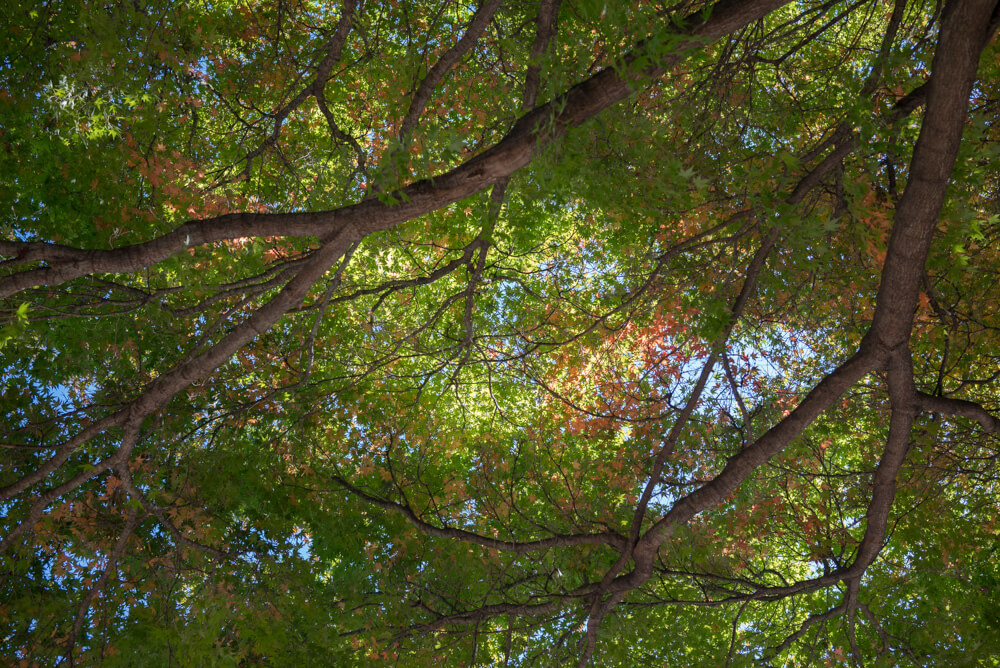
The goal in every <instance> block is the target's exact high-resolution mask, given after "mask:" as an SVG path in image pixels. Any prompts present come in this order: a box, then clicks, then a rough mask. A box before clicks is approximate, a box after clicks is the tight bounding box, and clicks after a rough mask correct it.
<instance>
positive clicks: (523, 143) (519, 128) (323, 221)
mask: <svg viewBox="0 0 1000 668" xmlns="http://www.w3.org/2000/svg"><path fill="white" fill-rule="evenodd" d="M787 2H788V0H746V1H743V2H737V1H735V0H722V1H721V2H719V3H717V4H716V5H715V6H714V7H713V11H712V12H711V15H710V16H709V17H708V18H707V19H706V18H704V15H703V13H702V12H697V13H695V14H693V15H691V16H688V17H687V18H684V19H682V20H680V21H679V24H681V25H684V26H687V27H686V28H685V30H684V32H683V34H684V35H685V36H686V37H688V38H689V39H687V40H684V41H681V42H680V43H679V44H678V45H677V46H676V48H675V49H674V50H673V51H672V52H671V53H669V54H667V55H666V56H664V57H662V58H659V59H658V60H657V62H655V63H654V64H652V65H648V66H646V67H644V68H641V69H638V70H637V69H636V66H635V64H636V63H637V62H638V61H639V60H640V58H641V56H642V55H643V54H644V52H645V51H646V50H648V48H649V45H648V44H647V43H641V44H640V45H639V46H638V47H637V48H636V49H635V50H634V51H633V52H632V53H631V54H630V55H629V56H628V57H626V58H625V59H624V61H623V63H624V64H623V65H622V66H621V67H617V68H616V67H609V68H606V69H604V70H601V71H600V72H598V73H597V74H594V75H593V76H591V77H590V78H588V79H586V80H584V81H583V82H581V83H579V84H577V85H576V86H573V87H572V88H570V89H569V90H568V91H566V92H565V93H563V94H562V95H559V96H557V97H556V98H555V99H554V100H552V101H550V102H548V103H546V104H543V105H540V106H537V107H535V108H534V109H533V110H532V111H530V112H528V113H526V114H525V115H524V116H522V117H521V118H520V119H519V120H518V121H517V122H516V123H515V124H514V126H513V128H511V130H510V132H508V133H507V135H506V136H505V137H504V138H503V139H501V140H500V141H499V142H498V143H497V144H495V145H494V146H493V147H492V148H490V149H488V150H486V151H484V152H483V153H480V154H479V155H477V156H475V157H473V158H472V159H470V160H468V161H467V162H465V163H463V164H462V165H459V166H458V167H455V168H454V169H452V170H450V171H448V172H446V173H444V174H441V175H438V176H435V177H433V178H429V179H423V180H420V181H417V182H415V183H411V184H410V185H407V186H405V187H403V188H401V189H399V190H397V191H394V192H392V193H389V197H388V198H386V201H380V200H379V199H376V198H371V199H367V200H364V201H362V202H359V203H357V204H353V205H350V206H346V207H343V208H340V209H336V210H333V211H318V212H302V213H280V214H251V213H241V214H229V215H226V216H220V217H218V218H211V219H205V220H198V221H188V222H186V223H184V224H183V225H181V226H180V227H178V228H176V229H175V230H173V231H172V232H168V233H167V234H165V235H163V236H161V237H158V238H156V239H153V240H151V241H147V242H143V243H140V244H135V245H132V246H127V247H123V248H119V249H114V250H84V249H75V248H71V247H69V246H63V245H57V244H48V243H42V242H30V244H28V245H25V244H24V243H22V242H13V241H0V254H2V255H6V256H8V257H18V258H21V261H24V262H27V261H33V262H34V261H46V262H49V264H50V266H47V267H39V268H34V269H29V270H26V271H23V272H21V273H16V274H12V275H9V276H4V277H2V278H0V299H5V298H7V297H10V296H11V295H14V294H17V293H18V292H21V291H23V290H26V289H28V288H32V287H38V286H41V285H57V284H60V283H64V282H66V281H69V280H72V279H73V278H76V277H79V276H83V275H85V274H88V273H99V272H105V273H112V272H127V271H136V270H138V269H141V268H143V267H146V266H149V265H151V264H155V263H156V262H160V261H162V260H165V259H166V258H168V257H170V256H172V255H174V254H176V253H178V252H180V251H182V250H184V249H185V248H188V247H191V246H201V245H205V244H209V243H212V242H215V241H221V240H225V239H233V238H239V237H252V236H302V237H307V236H317V237H320V238H321V239H323V238H329V237H332V236H334V235H336V234H338V233H340V232H343V231H344V230H347V229H349V228H351V227H353V228H355V230H356V232H357V233H358V234H360V235H362V236H367V235H369V234H372V233H374V232H378V231H381V230H386V229H389V228H391V227H394V226H396V225H398V224H399V223H402V222H405V221H407V220H411V219H413V218H416V217H418V216H421V215H424V214H426V213H429V212H431V211H435V210H437V209H440V208H442V207H445V206H447V205H449V204H452V203H453V202H457V201H458V200H460V199H463V198H465V197H468V196H470V195H473V194H475V193H477V192H479V191H481V190H483V189H485V188H487V187H489V186H491V185H493V184H494V183H496V182H497V181H499V180H501V179H503V178H505V177H508V176H510V175H511V174H513V173H514V172H516V171H517V170H519V169H521V168H522V167H524V166H526V165H527V164H529V163H530V162H531V161H532V160H533V159H534V158H535V157H537V156H538V154H539V153H541V151H542V150H543V149H544V148H545V147H546V146H548V145H550V144H551V143H552V142H554V141H556V140H557V139H559V138H560V137H563V136H564V135H566V133H567V132H569V131H570V130H571V129H572V128H575V127H577V126H579V125H581V124H582V123H584V122H585V121H587V120H589V119H590V118H593V117H594V116H596V115H597V114H599V113H600V112H602V111H604V110H605V109H607V108H608V107H610V106H612V105H614V104H616V103H618V102H620V101H622V100H624V99H626V98H628V97H629V96H630V95H632V93H633V91H634V89H635V87H636V86H637V85H639V84H640V83H641V82H643V81H651V80H655V79H657V78H658V77H660V76H663V74H664V73H666V72H667V71H669V69H670V68H671V67H673V66H674V65H676V64H677V63H679V62H681V61H682V60H683V59H684V58H685V57H686V56H687V55H688V54H689V53H690V52H691V51H692V50H693V49H697V48H699V47H701V46H703V45H704V44H705V43H707V42H710V41H714V40H716V39H719V38H720V37H723V36H725V35H727V34H729V33H731V32H733V31H735V30H738V29H739V28H741V27H743V26H745V25H747V24H748V23H750V22H752V21H755V20H757V19H759V18H761V17H763V16H764V15H766V14H767V13H769V12H770V11H772V10H774V9H777V8H778V7H781V6H782V5H784V4H787ZM390 202H395V203H390Z"/></svg>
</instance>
